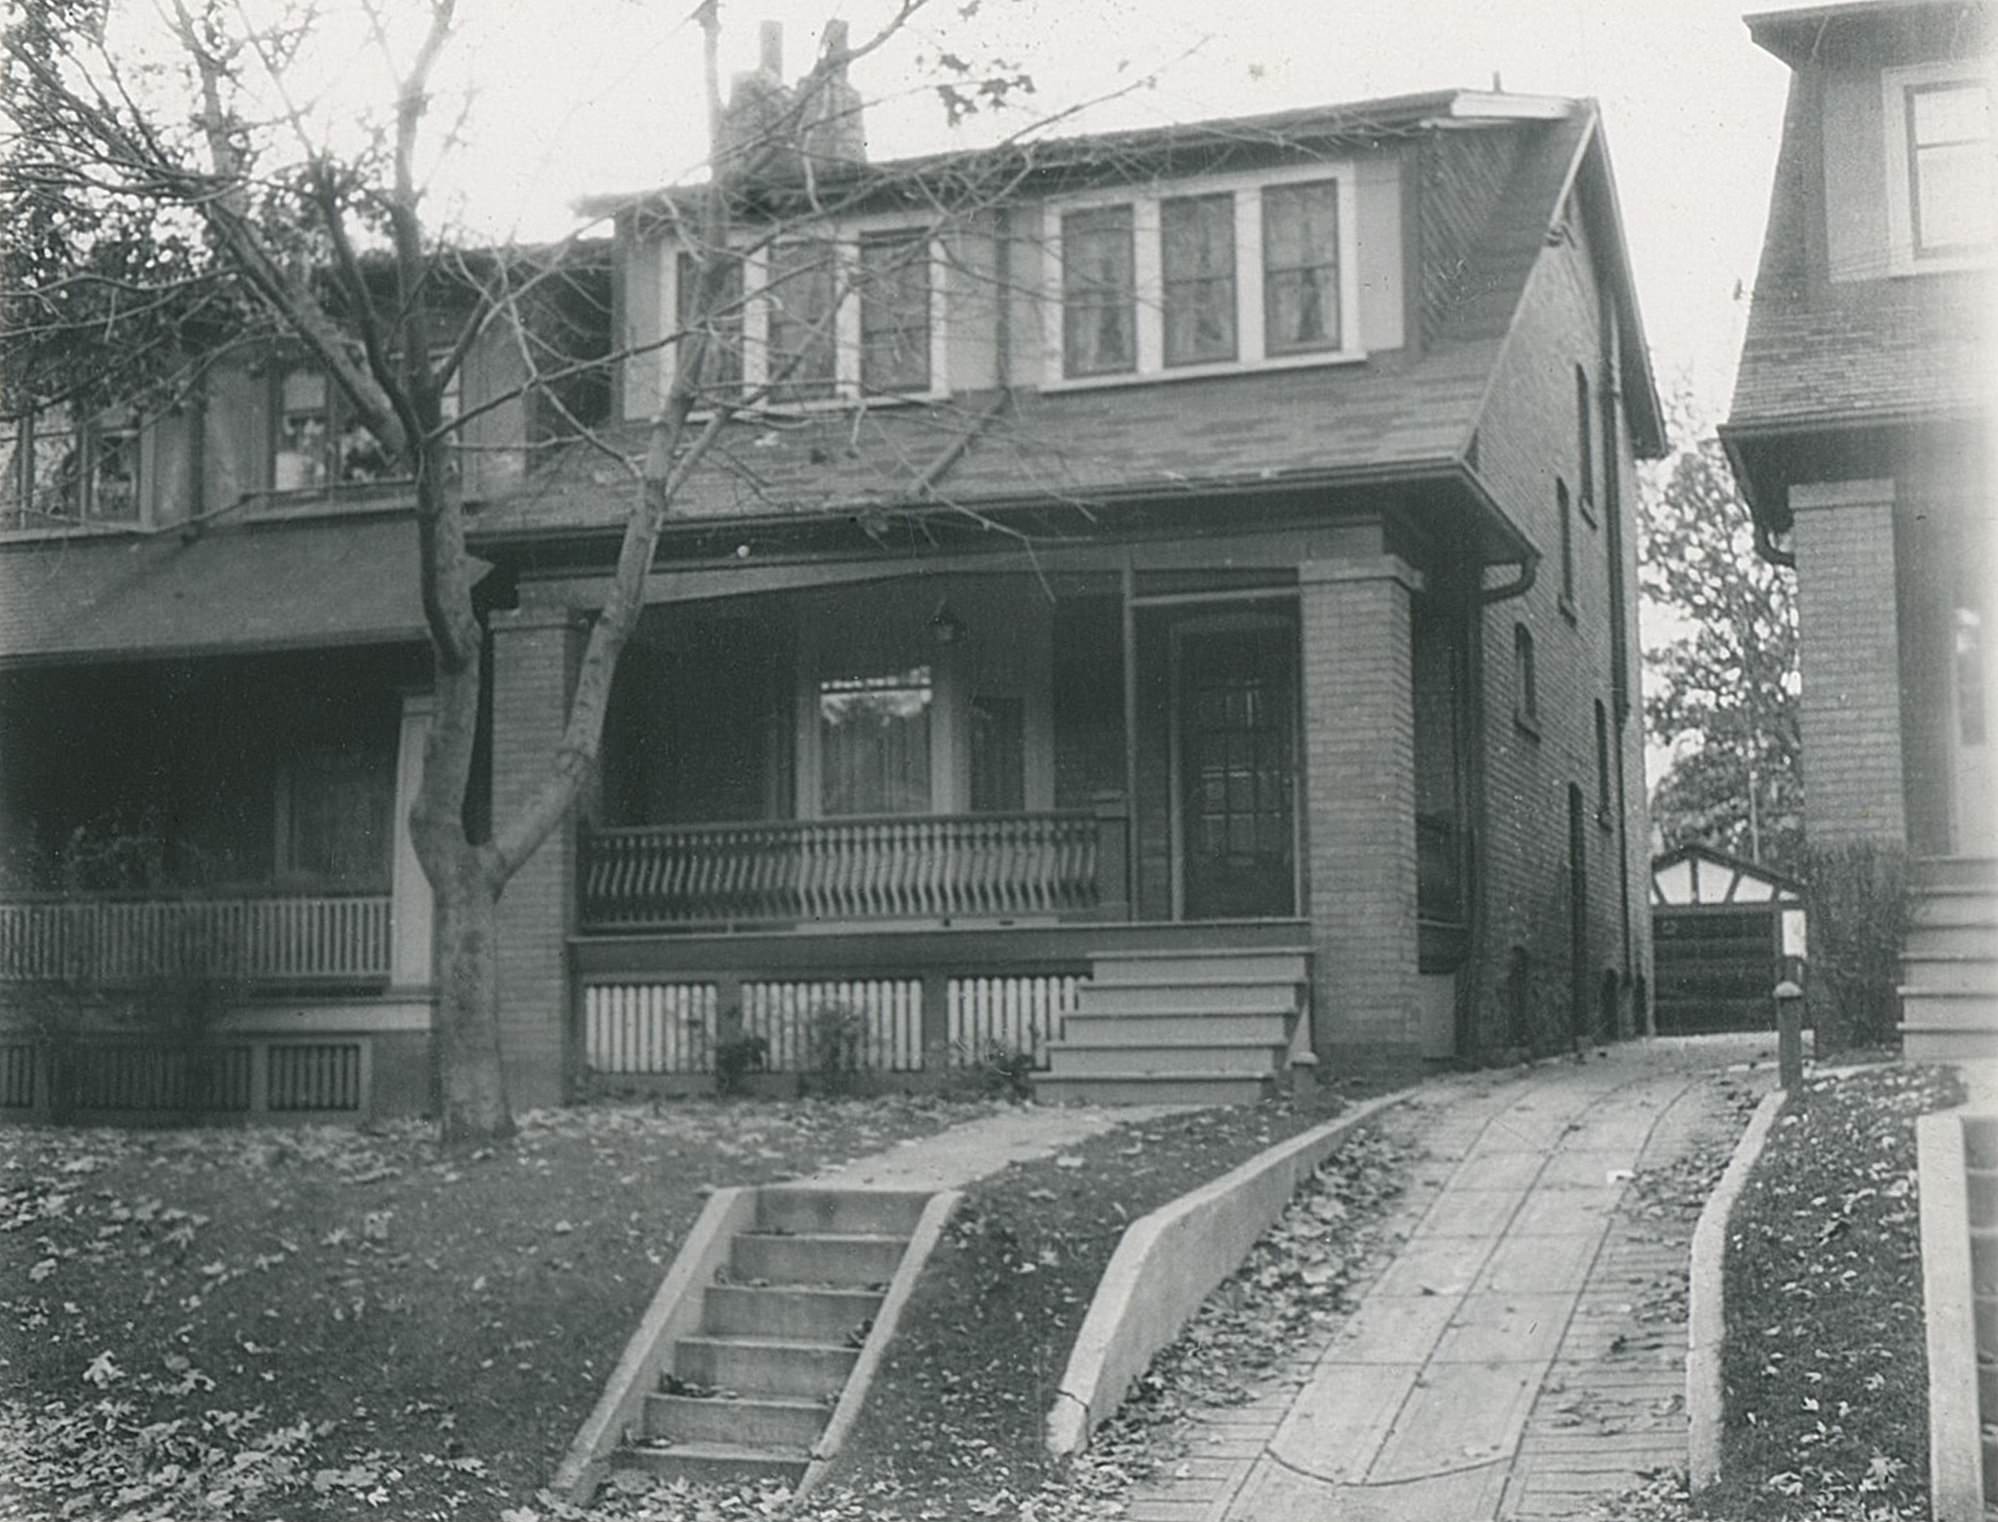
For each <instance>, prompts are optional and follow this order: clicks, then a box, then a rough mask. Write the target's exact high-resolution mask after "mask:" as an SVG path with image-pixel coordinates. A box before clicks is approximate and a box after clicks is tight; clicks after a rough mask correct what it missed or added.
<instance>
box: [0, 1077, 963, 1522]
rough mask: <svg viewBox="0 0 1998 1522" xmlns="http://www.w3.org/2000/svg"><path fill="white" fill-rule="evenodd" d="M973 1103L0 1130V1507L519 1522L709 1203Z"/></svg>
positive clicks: (873, 1145)
mask: <svg viewBox="0 0 1998 1522" xmlns="http://www.w3.org/2000/svg"><path fill="white" fill-rule="evenodd" d="M986 1108H988V1107H987V1106H985V1105H975V1106H974V1105H966V1104H962V1103H960V1104H955V1105H952V1104H944V1103H940V1102H937V1101H933V1100H931V1101H924V1100H904V1099H870V1100H867V1101H865V1102H860V1101H855V1102H848V1103H839V1102H825V1101H804V1102H793V1103H772V1102H768V1101H763V1102H733V1103H731V1102H692V1103H681V1104H675V1105H671V1106H660V1107H647V1106H633V1105H620V1106H595V1107H587V1108H583V1109H578V1110H570V1111H560V1112H545V1113H541V1114H537V1115H532V1116H529V1117H526V1118H525V1120H524V1123H523V1126H522V1133H521V1135H520V1137H519V1139H518V1140H517V1142H515V1143H514V1144H512V1145H510V1146H507V1147H505V1148H501V1149H496V1150H481V1151H478V1152H474V1153H472V1154H470V1155H469V1156H455V1155H449V1154H445V1153H442V1152H440V1151H439V1149H438V1148H437V1147H436V1145H435V1144H434V1142H432V1141H431V1139H430V1137H429V1134H428V1132H427V1131H425V1130H422V1129H419V1128H417V1127H414V1126H411V1127H399V1128H391V1129H389V1130H386V1131H384V1132H382V1133H379V1134H367V1133H362V1132H358V1131H354V1130H337V1129H333V1128H323V1127H316V1128H302V1129H296V1130H276V1129H258V1130H181V1131H156V1132H144V1131H109V1130H60V1129H54V1128H34V1127H10V1128H6V1129H4V1130H0V1316H4V1317H5V1318H6V1324H7V1327H8V1333H7V1336H6V1338H5V1340H4V1342H0V1516H6V1517H13V1516H23V1517H26V1516H68V1517H78V1518H98V1517H119V1518H131V1519H134V1522H138V1519H151V1518H155V1517H161V1518H164V1517H172V1518H176V1519H180V1518H207V1517H229V1518H232V1519H233V1518H250V1519H254V1518H266V1517H286V1518H291V1517H315V1518H337V1517H345V1516H353V1515H362V1514H372V1515H391V1516H395V1517H397V1518H424V1517H456V1516H464V1517H467V1518H471V1517H477V1518H482V1519H483V1518H490V1517H493V1516H495V1515H497V1514H500V1513H501V1512H502V1511H503V1509H505V1508H507V1507H508V1506H509V1505H513V1506H521V1505H525V1504H526V1503H527V1502H528V1501H529V1500H531V1498H532V1497H533V1496H534V1494H535V1492H536V1490H537V1488H538V1487H539V1486H541V1485H543V1484H545V1483H546V1480H547V1477H548V1475H549V1474H550V1473H551V1471H552V1470H553V1467H554V1464H555V1462H556V1460H557V1458H558V1457H559V1455H560V1453H561V1451H562V1450H563V1448H564V1447H565V1446H566V1444H567V1443H568V1441H569V1439H570V1438H571V1436H572V1435H573V1434H574V1432H575V1430H576V1427H577V1425H578V1424H579V1423H580V1421H581V1420H582V1418H583V1416H584V1415H585V1414H587V1412H588V1410H589V1408H590V1406H591V1404H592V1403H593V1402H594V1401H595V1399H596V1396H597V1394H598V1393H599V1391H600V1389H601V1387H602V1382H603V1379H604V1377H605V1375H606V1373H607V1372H608V1370H609V1369H610V1367H611V1366H612V1364H613V1363H614V1362H615V1361H616V1359H617V1357H618V1354H619V1353H620V1352H621V1351H622V1348H623V1345H624V1342H625V1339H626V1338H627V1336H628V1335H629V1334H630V1331H631V1329H632V1327H633V1326H634V1325H635V1323H636V1321H637V1319H638V1316H639V1315H640V1313H641V1312H642V1310H643V1308H644V1306H645V1304H646V1302H647V1301H648V1300H649V1298H650V1297H651V1294H652V1292H653V1290H654V1289H655V1288H656V1286H657V1284H658V1281H659V1277H660V1275H661V1273H662V1272H663V1271H664V1268H665V1265H666V1264H667V1263H669V1262H670V1261H671V1259H672V1256H673V1253H674V1252H675V1251H676V1250H677V1248H678V1246H679V1243H680V1240H681V1238H682V1237H683V1236H684V1235H685V1232H686V1230H687V1228H688V1226H689V1225H690V1224H691V1223H692V1221H693V1219H694V1216H695V1215H696V1214H697V1213H698V1211H699V1209H700V1206H701V1204H702V1202H703V1200H704V1198H705V1196H706V1194H707V1193H708V1192H709V1191H710V1190H711V1189H712V1188H714V1187H717V1186H720V1185H724V1184H755V1183H769V1182H773V1181H776V1180H779V1179H783V1178H788V1177H793V1176H797V1175H800V1174H805V1173H810V1172H814V1171H816V1170H817V1169H819V1168H821V1167H823V1166H826V1165H828V1164H832V1163H837V1162H841V1161H845V1160H847V1159H850V1158H852V1157H855V1156H860V1155H864V1154H866V1153H869V1152H872V1151H876V1150H879V1149H881V1148H884V1147H888V1146H891V1145H893V1144H895V1143H896V1142H898V1141H901V1140H903V1139H905V1138H910V1137H920V1136H924V1135H928V1134H930V1133H933V1132H935V1131H937V1130H940V1129H942V1128H943V1127H944V1126H946V1125H949V1124H952V1123H954V1122H956V1121H958V1120H962V1119H966V1118H969V1117H970V1116H971V1115H973V1114H976V1113H983V1111H984V1110H985V1109H986Z"/></svg>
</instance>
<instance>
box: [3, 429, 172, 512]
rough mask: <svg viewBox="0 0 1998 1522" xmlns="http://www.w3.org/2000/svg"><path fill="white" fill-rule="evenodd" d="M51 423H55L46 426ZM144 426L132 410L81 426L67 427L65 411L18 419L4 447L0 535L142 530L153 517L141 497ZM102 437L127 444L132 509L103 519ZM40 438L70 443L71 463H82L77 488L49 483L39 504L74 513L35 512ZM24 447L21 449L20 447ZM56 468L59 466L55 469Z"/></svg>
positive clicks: (143, 475) (144, 491) (57, 466)
mask: <svg viewBox="0 0 1998 1522" xmlns="http://www.w3.org/2000/svg"><path fill="white" fill-rule="evenodd" d="M51 418H56V419H59V420H60V421H59V425H58V426H50V425H49V420H50V419H51ZM147 426H148V425H147V420H146V418H145V417H144V415H143V414H141V413H140V411H139V409H138V408H137V407H131V406H120V407H107V408H105V409H103V410H102V411H100V412H97V413H93V414H92V415H91V416H90V417H88V418H85V419H83V420H82V421H81V422H71V421H69V419H68V416H67V409H66V408H64V407H60V406H56V407H45V408H42V409H40V410H39V411H36V412H32V413H29V414H27V415H26V416H23V417H21V418H17V419H16V420H15V421H14V423H13V434H12V437H11V439H10V440H9V441H8V444H9V447H10V448H11V450H12V457H11V458H9V459H8V460H7V461H6V463H5V469H6V472H7V475H8V477H9V480H8V496H9V498H10V499H11V506H9V507H7V508H6V509H5V510H4V511H0V535H4V536H9V537H11V536H13V535H17V534H19V535H41V534H72V533H76V532H78V531H79V530H83V531H96V532H104V533H116V532H119V531H123V530H131V529H139V528H144V527H146V526H147V525H148V524H149V523H150V522H151V519H152V512H151V509H150V505H149V503H148V501H147V495H146V460H145V434H146V429H147ZM107 437H123V438H128V439H129V440H130V454H129V456H128V458H129V459H130V460H131V465H132V469H131V489H132V509H131V511H130V512H129V513H121V514H117V515H115V516H106V515H104V514H102V513H100V512H98V511H97V499H98V471H99V468H100V463H101V461H100V456H101V455H102V453H103V442H104V440H105V439H106V438H107ZM42 438H50V439H73V440H74V441H75V444H74V446H73V449H72V453H73V454H74V457H75V458H77V459H78V460H79V461H80V462H81V466H80V469H79V470H78V472H77V481H76V486H75V487H74V488H73V489H71V490H68V491H65V490H63V489H61V487H60V485H59V484H58V483H57V482H53V481H52V482H50V483H48V489H47V491H46V492H44V493H43V497H44V500H46V499H48V498H50V497H54V498H57V499H59V500H61V501H63V502H65V503H67V504H73V506H74V508H75V510H74V511H73V512H49V513H41V512H38V511H36V506H35V502H36V488H37V486H38V485H39V484H40V483H38V482H37V480H36V471H35V461H36V459H37V456H38V450H37V442H38V440H40V439H42ZM24 446H25V447H24ZM60 468H61V465H60V461H58V462H57V464H56V469H57V470H58V471H59V470H60Z"/></svg>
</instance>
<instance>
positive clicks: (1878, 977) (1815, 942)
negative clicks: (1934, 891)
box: [1802, 840, 1913, 1051]
mask: <svg viewBox="0 0 1998 1522" xmlns="http://www.w3.org/2000/svg"><path fill="white" fill-rule="evenodd" d="M1803 868H1804V870H1803V874H1802V875H1803V879H1804V889H1805V905H1806V908H1807V910H1808V912H1809V916H1810V918H1809V926H1808V935H1809V947H1810V958H1809V973H1808V976H1807V977H1806V980H1805V982H1806V988H1807V992H1808V997H1809V1001H1810V1004H1809V1008H1810V1013H1811V1017H1812V1020H1813V1022H1814V1023H1815V1026H1816V1029H1817V1039H1818V1043H1819V1047H1820V1050H1824V1051H1838V1050H1840V1049H1842V1048H1847V1047H1854V1046H1876V1045H1880V1044H1882V1043H1886V1042H1891V1041H1893V1040H1894V1038H1895V1030H1894V1027H1895V1024H1896V1022H1897V1020H1898V1018H1899V1013H1900V998H1899V995H1898V993H1897V992H1896V990H1897V987H1898V985H1899V983H1900V979H1901V947H1902V944H1903V942H1904V941H1906V939H1907V935H1908V922H1909V919H1910V916H1911V914H1912V911H1913V896H1912V894H1911V893H1910V890H1909V883H1908V858H1907V854H1906V853H1905V852H1904V851H1902V850H1901V849H1900V847H1898V846H1892V845H1885V844H1881V843H1878V842H1875V841H1866V840H1853V841H1842V842H1840V843H1839V844H1837V845H1827V846H1811V847H1809V848H1807V849H1806V850H1805V852H1804V861H1803Z"/></svg>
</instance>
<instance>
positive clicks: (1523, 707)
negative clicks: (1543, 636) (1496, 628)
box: [1512, 623, 1540, 740]
mask: <svg viewBox="0 0 1998 1522" xmlns="http://www.w3.org/2000/svg"><path fill="white" fill-rule="evenodd" d="M1533 643H1534V641H1533V631H1532V630H1531V629H1529V628H1527V627H1526V625H1525V624H1523V623H1515V624H1514V625H1513V626H1512V681H1513V693H1512V722H1513V723H1514V724H1515V725H1516V726H1517V727H1518V728H1520V729H1521V730H1523V731H1525V732H1526V733H1527V734H1529V735H1531V736H1532V737H1533V738H1534V739H1536V740H1537V739H1539V738H1540V672H1539V658H1538V656H1537V655H1536V654H1535V653H1534V649H1533Z"/></svg>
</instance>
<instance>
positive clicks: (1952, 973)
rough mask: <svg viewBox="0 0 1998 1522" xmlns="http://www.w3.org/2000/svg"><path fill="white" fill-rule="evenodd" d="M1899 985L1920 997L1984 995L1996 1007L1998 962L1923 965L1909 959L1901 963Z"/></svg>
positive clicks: (1997, 998) (1955, 961)
mask: <svg viewBox="0 0 1998 1522" xmlns="http://www.w3.org/2000/svg"><path fill="white" fill-rule="evenodd" d="M1901 981H1902V982H1903V983H1904V984H1906V985H1907V986H1908V987H1909V988H1914V989H1920V990H1921V991H1923V992H1924V993H1944V994H1985V995H1988V996H1989V997H1990V999H1991V1000H1992V1003H1993V1006H1994V1007H1998V961H1983V960H1975V961H1968V960H1966V961H1957V960H1954V959H1952V960H1949V961H1943V962H1925V961H1920V960H1918V959H1916V958H1914V957H1909V958H1906V959H1904V960H1903V961H1902V963H1901Z"/></svg>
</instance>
